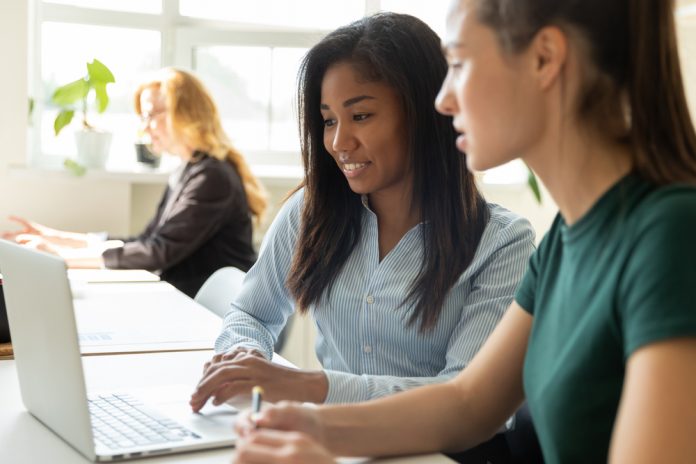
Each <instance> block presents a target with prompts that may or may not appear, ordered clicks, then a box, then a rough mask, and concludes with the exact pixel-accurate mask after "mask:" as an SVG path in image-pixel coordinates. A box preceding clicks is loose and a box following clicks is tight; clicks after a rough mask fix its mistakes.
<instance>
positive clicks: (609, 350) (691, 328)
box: [515, 175, 696, 464]
mask: <svg viewBox="0 0 696 464" xmlns="http://www.w3.org/2000/svg"><path fill="white" fill-rule="evenodd" d="M515 300H516V301H517V302H518V303H519V304H520V306H522V307H523V308H524V309H525V310H527V311H528V312H530V313H531V314H532V315H533V316H534V322H533V325H532V333H531V337H530V340H529V346H528V349H527V356H526V359H525V366H524V388H525V392H526V395H527V401H528V403H529V407H530V410H531V413H532V418H533V420H534V424H535V426H536V429H537V433H538V435H539V440H540V442H541V446H542V449H543V452H544V457H545V459H546V461H547V462H549V463H564V464H565V463H573V462H582V463H587V462H606V460H607V456H608V451H609V442H610V439H611V433H612V430H613V426H614V420H615V417H616V412H617V410H618V405H619V400H620V397H621V388H622V386H623V381H624V375H625V367H626V361H627V360H628V358H629V357H630V356H631V354H632V353H633V352H634V351H635V350H637V349H638V348H640V347H642V346H644V345H646V344H649V343H652V342H656V341H659V340H665V339H669V338H675V337H683V336H696V188H694V187H690V186H684V185H681V186H677V185H675V186H668V187H660V188H656V187H654V186H651V185H650V184H648V183H646V182H644V181H642V180H640V179H639V178H637V177H636V176H633V175H631V176H627V177H625V178H624V179H622V180H621V181H620V182H618V183H617V184H616V185H614V186H613V187H612V188H611V189H610V190H609V191H608V192H607V193H605V194H604V195H603V196H602V197H601V198H600V199H599V200H598V201H597V203H596V204H595V205H594V206H593V207H592V209H591V210H590V211H589V212H588V213H587V214H586V215H585V216H583V217H582V218H581V219H580V220H579V221H578V222H577V223H575V224H574V225H572V226H571V227H568V226H567V225H566V224H565V222H564V221H563V218H562V217H561V216H560V215H559V216H558V217H556V219H555V221H554V223H553V225H552V227H551V230H550V231H549V232H548V234H547V235H546V237H544V239H543V241H542V242H541V244H540V246H539V248H538V250H537V251H536V253H535V254H534V255H533V256H532V257H531V259H530V264H529V268H528V270H527V274H526V275H525V277H524V278H523V280H522V283H521V284H520V287H519V289H518V291H517V294H516V296H515ZM646 420H650V419H649V418H646Z"/></svg>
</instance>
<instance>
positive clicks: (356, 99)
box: [319, 95, 375, 110]
mask: <svg viewBox="0 0 696 464" xmlns="http://www.w3.org/2000/svg"><path fill="white" fill-rule="evenodd" d="M363 100H375V97H372V96H370V95H359V96H357V97H353V98H349V99H348V100H346V101H344V102H343V107H344V108H348V107H349V106H352V105H355V104H356V103H359V102H361V101H363ZM319 107H320V108H321V109H322V110H328V109H329V105H327V104H326V103H322V104H321V105H319Z"/></svg>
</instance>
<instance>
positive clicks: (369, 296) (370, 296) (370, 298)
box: [365, 295, 375, 304]
mask: <svg viewBox="0 0 696 464" xmlns="http://www.w3.org/2000/svg"><path fill="white" fill-rule="evenodd" d="M365 301H367V304H372V303H374V302H375V297H374V296H372V295H368V297H367V298H365Z"/></svg>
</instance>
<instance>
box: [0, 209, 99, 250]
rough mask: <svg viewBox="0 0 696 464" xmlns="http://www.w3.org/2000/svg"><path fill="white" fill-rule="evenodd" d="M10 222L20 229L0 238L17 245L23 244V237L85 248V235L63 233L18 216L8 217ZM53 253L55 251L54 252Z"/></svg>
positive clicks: (67, 246) (57, 244)
mask: <svg viewBox="0 0 696 464" xmlns="http://www.w3.org/2000/svg"><path fill="white" fill-rule="evenodd" d="M8 219H9V220H10V221H13V222H16V223H17V224H19V225H20V226H21V227H22V228H21V229H20V230H16V231H6V232H3V233H2V238H4V239H5V240H13V241H15V242H17V243H23V242H21V241H20V240H21V239H22V237H24V241H25V242H26V237H27V236H31V237H39V238H41V239H42V240H43V242H44V243H46V244H49V245H53V246H59V247H65V248H83V247H86V246H87V235H86V234H80V233H76V232H64V231H61V230H57V229H52V228H50V227H46V226H44V225H42V224H39V223H38V222H33V221H29V220H28V219H24V218H21V217H18V216H10V217H9V218H8ZM54 253H55V250H54Z"/></svg>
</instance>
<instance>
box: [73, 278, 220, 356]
mask: <svg viewBox="0 0 696 464" xmlns="http://www.w3.org/2000/svg"><path fill="white" fill-rule="evenodd" d="M72 287H73V297H74V300H73V305H74V307H75V316H76V319H77V326H78V332H79V334H80V340H81V341H80V346H81V351H82V353H83V354H105V353H133V352H152V351H181V350H208V349H212V348H213V343H214V342H215V338H216V337H217V336H218V334H219V333H220V328H221V326H222V321H221V319H220V317H218V316H217V315H215V314H213V313H212V312H210V311H208V310H207V309H206V308H204V307H203V306H201V305H199V304H198V303H196V302H195V301H193V300H192V299H191V298H189V297H188V296H186V295H184V294H183V293H181V292H180V291H178V290H177V289H175V288H174V287H173V286H171V285H170V284H168V283H166V282H137V283H132V282H130V283H126V282H124V283H89V284H86V283H82V284H80V283H75V282H72Z"/></svg>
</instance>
